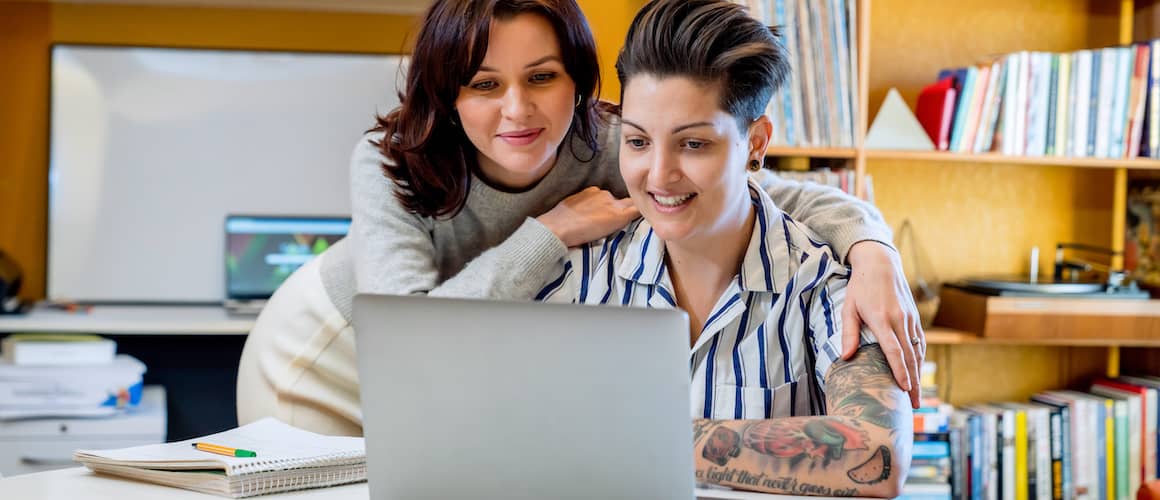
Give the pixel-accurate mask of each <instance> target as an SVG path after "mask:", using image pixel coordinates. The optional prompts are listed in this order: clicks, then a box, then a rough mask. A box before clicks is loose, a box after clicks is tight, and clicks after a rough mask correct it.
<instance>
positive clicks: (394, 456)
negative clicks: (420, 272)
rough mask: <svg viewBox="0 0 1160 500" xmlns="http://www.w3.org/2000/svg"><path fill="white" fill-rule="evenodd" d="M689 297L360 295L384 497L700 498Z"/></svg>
mask: <svg viewBox="0 0 1160 500" xmlns="http://www.w3.org/2000/svg"><path fill="white" fill-rule="evenodd" d="M688 325H689V323H688V319H687V317H686V315H685V313H684V312H682V311H676V310H649V309H639V308H619V307H597V306H575V305H559V304H543V303H530V302H528V303H524V302H520V303H516V302H494V301H478V300H459V299H440V298H429V297H417V296H405V297H400V296H378V295H359V296H357V297H356V298H355V302H354V329H355V332H356V334H355V335H356V342H357V346H358V364H359V366H358V368H359V378H360V383H359V386H360V388H361V392H362V410H363V430H364V432H365V434H366V445H367V467H368V470H367V475H368V479H369V481H370V497H371V499H372V500H387V499H391V500H395V499H399V500H410V499H441V500H443V499H446V500H454V499H468V498H470V499H499V498H503V499H525V498H526V499H586V500H587V499H620V498H632V499H664V500H674V499H692V498H693V491H694V490H693V482H694V479H693V449H692V448H693V444H692V443H693V436H692V422H691V419H690V418H689V372H688V371H689V365H688V363H689V361H688V355H689V354H688V351H689V346H688V342H689V341H688V338H689V337H688Z"/></svg>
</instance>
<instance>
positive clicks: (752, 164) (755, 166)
mask: <svg viewBox="0 0 1160 500" xmlns="http://www.w3.org/2000/svg"><path fill="white" fill-rule="evenodd" d="M759 170H761V162H759V161H757V160H749V171H750V172H757V171H759Z"/></svg>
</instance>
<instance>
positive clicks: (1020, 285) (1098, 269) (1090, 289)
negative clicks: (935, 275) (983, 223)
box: [946, 243, 1148, 299]
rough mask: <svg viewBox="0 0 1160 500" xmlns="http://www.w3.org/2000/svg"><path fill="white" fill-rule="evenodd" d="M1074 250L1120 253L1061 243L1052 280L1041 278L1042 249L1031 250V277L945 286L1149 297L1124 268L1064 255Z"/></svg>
mask: <svg viewBox="0 0 1160 500" xmlns="http://www.w3.org/2000/svg"><path fill="white" fill-rule="evenodd" d="M1067 250H1074V251H1078V252H1084V253H1089V254H1092V253H1094V254H1102V255H1105V256H1107V257H1109V258H1111V257H1114V256H1118V255H1120V253H1121V252H1118V251H1115V250H1111V249H1108V248H1101V247H1095V246H1091V245H1084V244H1080V243H1059V244H1057V245H1056V246H1055V266H1054V272H1053V273H1052V276H1051V279H1039V276H1038V275H1039V272H1038V270H1039V252H1038V249H1032V251H1031V272H1030V273H1029V274H1028V276H1026V277H1023V276H1006V277H1005V276H984V277H977V278H967V279H964V280H961V281H958V282H953V283H948V284H947V285H946V286H949V287H951V288H958V289H961V290H964V291H968V292H972V293H977V294H981V295H988V296H1001V297H1071V298H1079V297H1083V298H1092V299H1111V298H1115V299H1147V298H1148V293H1147V292H1145V291H1142V290H1140V289H1139V287H1137V286H1136V283H1135V282H1133V281H1130V280H1127V279H1126V277H1127V275H1126V273H1125V272H1124V271H1123V270H1117V269H1112V268H1111V266H1110V264H1101V263H1098V262H1092V261H1089V260H1086V259H1081V258H1076V257H1071V258H1068V257H1067V256H1066V254H1065V252H1066V251H1067Z"/></svg>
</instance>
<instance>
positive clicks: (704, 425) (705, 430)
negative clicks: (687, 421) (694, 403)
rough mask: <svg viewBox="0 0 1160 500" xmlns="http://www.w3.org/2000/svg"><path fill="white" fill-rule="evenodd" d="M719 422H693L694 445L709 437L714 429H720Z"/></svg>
mask: <svg viewBox="0 0 1160 500" xmlns="http://www.w3.org/2000/svg"><path fill="white" fill-rule="evenodd" d="M720 426H721V422H720V421H718V420H707V419H697V420H694V421H693V443H700V442H701V438H703V437H705V436H708V435H709V433H710V432H712V431H713V429H714V428H717V427H720Z"/></svg>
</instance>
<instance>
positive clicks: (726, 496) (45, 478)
mask: <svg viewBox="0 0 1160 500" xmlns="http://www.w3.org/2000/svg"><path fill="white" fill-rule="evenodd" d="M368 495H369V493H368V492H367V483H356V484H348V485H344V486H335V487H332V488H319V489H314V490H301V491H292V492H289V493H281V494H278V495H265V496H262V497H257V498H269V499H271V500H275V499H278V500H280V499H283V498H287V499H294V500H362V499H366V498H367V497H368ZM0 498H4V499H8V498H12V499H20V500H73V499H77V498H84V499H86V500H131V499H149V500H209V499H212V498H219V497H215V496H212V495H207V494H205V493H198V492H196V491H189V490H183V489H179V488H170V487H168V486H159V485H156V484H151V483H143V482H139V481H131V480H128V479H121V478H117V477H112V476H105V475H99V474H94V473H92V472H89V470H88V469H86V468H84V467H73V468H71V469H61V470H55V471H50V472H38V473H36V474H25V475H22V476H11V477H6V478H4V479H0ZM697 498H698V499H705V500H709V499H713V500H716V499H722V500H771V499H774V500H788V499H793V498H802V499H805V498H808V499H811V500H825V498H826V497H799V496H788V495H766V494H762V493H747V492H742V491H726V490H702V489H698V490H697ZM835 500H838V499H835ZM841 500H849V499H848V498H847V499H841Z"/></svg>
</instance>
